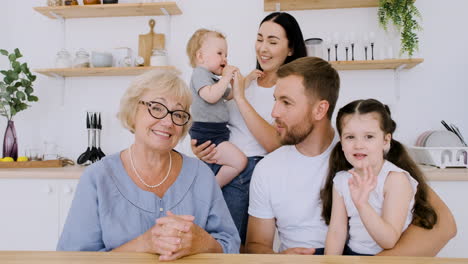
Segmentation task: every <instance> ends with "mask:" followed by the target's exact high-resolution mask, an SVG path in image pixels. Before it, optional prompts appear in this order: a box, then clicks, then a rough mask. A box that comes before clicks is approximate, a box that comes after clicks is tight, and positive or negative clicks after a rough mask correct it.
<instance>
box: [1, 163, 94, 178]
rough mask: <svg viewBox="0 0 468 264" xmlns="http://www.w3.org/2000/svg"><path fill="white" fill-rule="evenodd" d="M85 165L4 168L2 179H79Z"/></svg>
mask: <svg viewBox="0 0 468 264" xmlns="http://www.w3.org/2000/svg"><path fill="white" fill-rule="evenodd" d="M85 168H86V167H85V166H79V165H74V166H65V167H60V168H2V169H0V179H69V180H72V179H79V178H80V176H81V174H82V173H83V171H84V170H85Z"/></svg>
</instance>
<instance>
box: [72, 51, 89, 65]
mask: <svg viewBox="0 0 468 264" xmlns="http://www.w3.org/2000/svg"><path fill="white" fill-rule="evenodd" d="M73 68H89V53H88V52H86V50H84V49H79V50H78V51H77V52H76V55H75V60H74V61H73Z"/></svg>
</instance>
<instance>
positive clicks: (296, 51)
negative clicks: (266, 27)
mask: <svg viewBox="0 0 468 264" xmlns="http://www.w3.org/2000/svg"><path fill="white" fill-rule="evenodd" d="M266 21H272V22H275V23H276V24H278V25H280V26H281V27H283V29H284V31H285V32H286V37H287V38H288V47H289V48H290V49H291V51H292V55H291V56H288V57H286V60H285V61H284V64H286V63H288V62H291V61H293V60H295V59H297V58H302V57H306V56H307V51H306V46H305V43H304V37H303V36H302V31H301V28H300V27H299V23H297V20H296V19H295V18H294V17H293V16H291V15H290V14H288V13H285V12H274V13H271V14H269V15H268V16H266V17H265V18H264V19H263V20H262V22H261V23H260V26H261V25H262V24H263V23H264V22H266ZM257 69H258V70H263V69H262V67H260V64H259V63H258V60H257Z"/></svg>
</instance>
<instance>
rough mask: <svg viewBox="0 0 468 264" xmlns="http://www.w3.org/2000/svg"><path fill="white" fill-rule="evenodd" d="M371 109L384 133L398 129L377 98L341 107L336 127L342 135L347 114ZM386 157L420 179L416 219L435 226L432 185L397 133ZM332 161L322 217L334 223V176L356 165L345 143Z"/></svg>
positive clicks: (423, 225)
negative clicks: (430, 198) (429, 195)
mask: <svg viewBox="0 0 468 264" xmlns="http://www.w3.org/2000/svg"><path fill="white" fill-rule="evenodd" d="M368 113H376V114H378V115H379V119H380V128H381V129H382V131H383V132H384V134H385V135H387V134H390V135H393V132H395V129H396V123H395V121H393V120H392V117H391V114H390V109H389V108H388V106H387V105H384V104H382V103H381V102H379V101H377V100H375V99H367V100H356V101H353V102H351V103H349V104H347V105H346V106H344V107H343V108H341V109H340V110H339V111H338V115H337V117H336V129H337V130H338V134H339V135H340V136H341V132H342V129H343V118H344V117H345V116H347V115H352V114H359V115H363V114H368ZM385 159H386V160H388V161H390V162H392V163H393V164H395V165H396V166H398V167H400V168H401V169H403V170H405V171H407V172H408V173H409V174H410V175H411V176H412V177H413V178H414V179H415V180H416V181H417V182H418V188H417V191H416V195H415V197H414V199H415V202H414V207H413V209H412V212H413V222H412V223H413V224H415V225H417V226H420V227H423V228H426V229H432V227H433V226H434V225H435V224H436V223H437V214H436V212H435V210H434V208H433V207H432V206H431V204H430V203H429V201H428V200H427V189H428V186H427V183H426V180H425V179H424V175H423V173H422V172H421V170H420V169H419V167H418V166H417V165H416V163H415V162H414V161H413V160H412V159H411V157H410V156H409V154H408V152H407V151H406V149H405V147H404V146H403V145H402V144H401V143H400V142H398V141H396V140H394V139H393V136H392V140H391V142H390V150H389V151H388V153H387V154H386V155H385ZM329 162H330V163H329V171H328V176H327V179H326V182H325V186H324V188H323V189H322V190H321V192H320V198H321V199H322V206H323V210H322V217H323V219H324V220H325V222H326V223H327V225H328V224H330V218H331V210H332V195H333V178H334V177H335V175H336V173H337V172H339V171H343V170H349V169H351V168H352V166H351V164H350V163H349V162H348V161H347V160H346V158H345V156H344V153H343V150H342V148H341V143H338V144H336V146H335V148H334V149H333V150H332V153H331V156H330V160H329Z"/></svg>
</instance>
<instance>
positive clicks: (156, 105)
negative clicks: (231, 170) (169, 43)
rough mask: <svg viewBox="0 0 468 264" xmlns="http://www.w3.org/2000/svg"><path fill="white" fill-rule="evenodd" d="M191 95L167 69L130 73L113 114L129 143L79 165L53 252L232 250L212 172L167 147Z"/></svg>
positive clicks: (169, 255) (180, 129)
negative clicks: (131, 137)
mask: <svg viewBox="0 0 468 264" xmlns="http://www.w3.org/2000/svg"><path fill="white" fill-rule="evenodd" d="M191 100H192V99H191V93H190V90H189V89H188V88H187V86H186V84H185V83H184V82H183V81H182V80H181V79H180V78H179V77H178V74H177V73H176V72H175V71H171V70H164V71H151V72H147V73H145V74H143V75H141V76H139V77H137V78H136V80H135V81H134V82H133V83H132V84H131V86H130V87H129V88H128V90H127V91H126V93H125V94H124V96H123V98H122V100H121V103H120V112H119V114H118V117H119V119H120V120H121V122H122V124H123V126H125V127H126V128H127V129H129V130H130V132H132V133H133V134H134V135H135V139H134V142H133V144H132V145H130V147H129V148H128V149H125V150H123V151H121V152H119V153H116V154H113V155H110V156H107V157H106V158H104V159H102V160H101V161H99V162H97V163H95V164H93V165H91V166H89V167H88V168H87V169H86V170H85V172H84V173H83V175H82V176H81V179H80V183H79V185H78V187H77V190H76V194H75V198H74V200H73V203H72V206H71V209H70V211H69V214H68V218H67V221H66V223H65V226H64V229H63V232H62V235H61V237H60V240H59V243H58V246H57V250H66V251H127V252H129V251H130V252H148V253H156V254H159V255H160V260H173V259H177V258H180V257H183V256H187V255H191V254H196V253H202V252H212V253H216V252H224V253H237V252H238V250H239V244H240V239H239V235H238V233H237V230H236V227H235V225H234V222H233V221H232V218H231V216H230V214H229V210H228V208H227V206H226V203H225V201H224V198H223V195H222V193H221V190H220V188H219V186H218V185H217V184H216V181H215V177H214V175H213V172H212V171H211V170H210V169H209V168H208V167H207V166H206V165H205V164H204V163H203V162H201V161H199V160H198V159H194V158H190V157H187V156H185V155H183V154H181V153H178V152H177V151H175V150H173V148H174V147H175V146H176V144H177V143H178V142H179V140H180V139H181V138H182V137H184V136H185V135H186V133H187V131H188V129H189V127H190V114H189V113H188V111H189V107H190V104H191Z"/></svg>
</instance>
